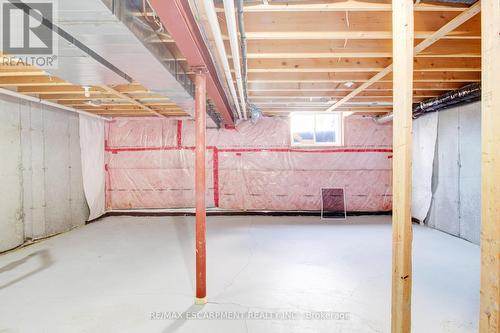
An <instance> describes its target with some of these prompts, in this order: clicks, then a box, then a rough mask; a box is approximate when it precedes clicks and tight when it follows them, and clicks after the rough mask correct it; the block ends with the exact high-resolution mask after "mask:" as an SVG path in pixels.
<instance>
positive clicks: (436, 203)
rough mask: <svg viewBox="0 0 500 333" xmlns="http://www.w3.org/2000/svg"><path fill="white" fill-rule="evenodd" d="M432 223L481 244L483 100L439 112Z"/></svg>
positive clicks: (431, 211)
mask: <svg viewBox="0 0 500 333" xmlns="http://www.w3.org/2000/svg"><path fill="white" fill-rule="evenodd" d="M438 121H439V122H438V135H437V143H436V155H435V158H434V173H433V180H432V182H433V199H432V205H431V209H430V212H429V215H428V217H427V221H426V222H427V223H428V224H429V226H431V227H434V228H436V229H439V230H441V231H444V232H447V233H450V234H452V235H455V236H458V237H461V238H464V239H466V240H469V241H471V242H473V243H476V244H479V230H480V208H481V104H480V103H473V104H468V105H465V106H459V107H456V108H452V109H449V110H444V111H441V112H439V120H438Z"/></svg>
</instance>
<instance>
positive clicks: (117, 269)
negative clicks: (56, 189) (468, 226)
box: [0, 216, 479, 333]
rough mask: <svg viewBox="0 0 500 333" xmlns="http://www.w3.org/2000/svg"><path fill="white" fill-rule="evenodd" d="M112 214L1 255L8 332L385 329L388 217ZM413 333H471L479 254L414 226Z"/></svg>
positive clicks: (0, 325)
mask: <svg viewBox="0 0 500 333" xmlns="http://www.w3.org/2000/svg"><path fill="white" fill-rule="evenodd" d="M207 224H208V249H207V250H208V291H209V303H208V304H207V305H205V307H204V308H199V307H196V306H193V290H194V251H193V249H194V218H193V217H140V218H139V217H109V218H105V219H103V220H101V221H98V222H96V223H93V224H91V225H88V226H85V227H82V228H80V229H77V230H74V231H72V232H69V233H66V234H63V235H60V236H57V237H54V238H51V239H48V240H46V241H43V242H40V243H38V244H35V245H33V246H30V247H27V248H24V249H21V250H18V251H15V252H11V253H8V254H5V255H3V256H0V309H1V311H0V331H2V332H4V331H5V332H96V333H97V332H363V333H366V332H389V331H390V329H389V325H390V324H389V323H390V297H391V291H390V283H391V282H390V281H391V280H390V276H391V274H390V273H391V253H390V251H391V227H390V217H386V216H378V217H352V218H350V219H349V225H345V223H344V222H340V223H329V224H324V223H322V222H321V221H320V220H319V219H318V218H317V217H255V216H252V217H234V216H231V217H209V218H208V222H207ZM413 290H414V292H413V295H414V297H413V329H414V332H436V333H438V332H455V333H460V332H475V331H477V314H478V312H479V309H478V307H479V248H478V247H477V246H476V245H474V244H471V243H468V242H466V241H463V240H461V239H458V238H454V237H452V236H449V235H447V234H444V233H441V232H439V231H436V230H433V229H429V228H427V227H422V226H415V235H414V289H413ZM198 310H201V311H217V312H220V311H238V312H245V311H297V312H306V311H340V312H349V313H350V320H349V321H329V320H323V321H277V320H266V321H263V320H261V321H255V320H247V321H246V322H244V321H238V320H225V321H214V320H212V321H195V320H190V321H184V320H177V321H167V320H159V321H152V320H150V319H149V317H150V313H151V312H167V311H198Z"/></svg>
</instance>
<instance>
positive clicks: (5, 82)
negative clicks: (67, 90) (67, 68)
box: [0, 76, 71, 87]
mask: <svg viewBox="0 0 500 333" xmlns="http://www.w3.org/2000/svg"><path fill="white" fill-rule="evenodd" d="M39 85H43V86H47V85H50V86H61V85H71V83H69V82H66V81H64V80H61V79H58V78H55V77H48V76H19V77H0V86H1V87H16V86H39Z"/></svg>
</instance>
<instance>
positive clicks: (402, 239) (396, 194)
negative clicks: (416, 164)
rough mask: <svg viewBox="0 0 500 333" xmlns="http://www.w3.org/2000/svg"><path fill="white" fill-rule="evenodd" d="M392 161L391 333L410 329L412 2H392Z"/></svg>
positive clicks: (404, 332)
mask: <svg viewBox="0 0 500 333" xmlns="http://www.w3.org/2000/svg"><path fill="white" fill-rule="evenodd" d="M392 35H393V45H392V48H393V64H394V74H393V100H394V101H393V108H394V120H393V147H394V148H393V150H394V157H393V164H392V178H393V180H392V182H393V184H392V191H393V192H392V193H393V195H392V197H393V208H392V317H391V327H392V332H393V333H406V332H410V331H411V284H412V267H411V261H412V260H411V248H412V225H411V223H412V222H411V186H412V184H411V178H412V169H411V162H412V154H411V145H412V132H411V131H412V116H411V113H412V101H413V1H412V0H393V1H392Z"/></svg>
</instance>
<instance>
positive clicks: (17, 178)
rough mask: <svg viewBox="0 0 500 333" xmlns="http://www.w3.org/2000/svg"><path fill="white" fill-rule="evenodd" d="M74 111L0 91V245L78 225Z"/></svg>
mask: <svg viewBox="0 0 500 333" xmlns="http://www.w3.org/2000/svg"><path fill="white" fill-rule="evenodd" d="M78 132H79V129H78V115H77V114H72V113H69V112H66V111H61V110H57V109H53V108H50V107H47V106H43V105H41V104H38V103H32V102H26V101H22V100H19V99H16V98H11V97H3V96H2V97H0V156H2V163H0V188H1V189H2V191H1V192H0V251H5V250H8V249H10V248H13V247H15V246H17V245H19V244H21V243H23V242H24V241H25V240H26V239H36V238H41V237H45V236H49V235H53V234H56V233H59V232H62V231H66V230H69V229H71V228H73V227H74V226H78V225H82V224H84V223H85V220H86V219H87V217H88V207H87V204H86V201H85V197H84V194H83V185H82V183H83V182H82V171H81V157H80V144H79V136H78Z"/></svg>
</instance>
